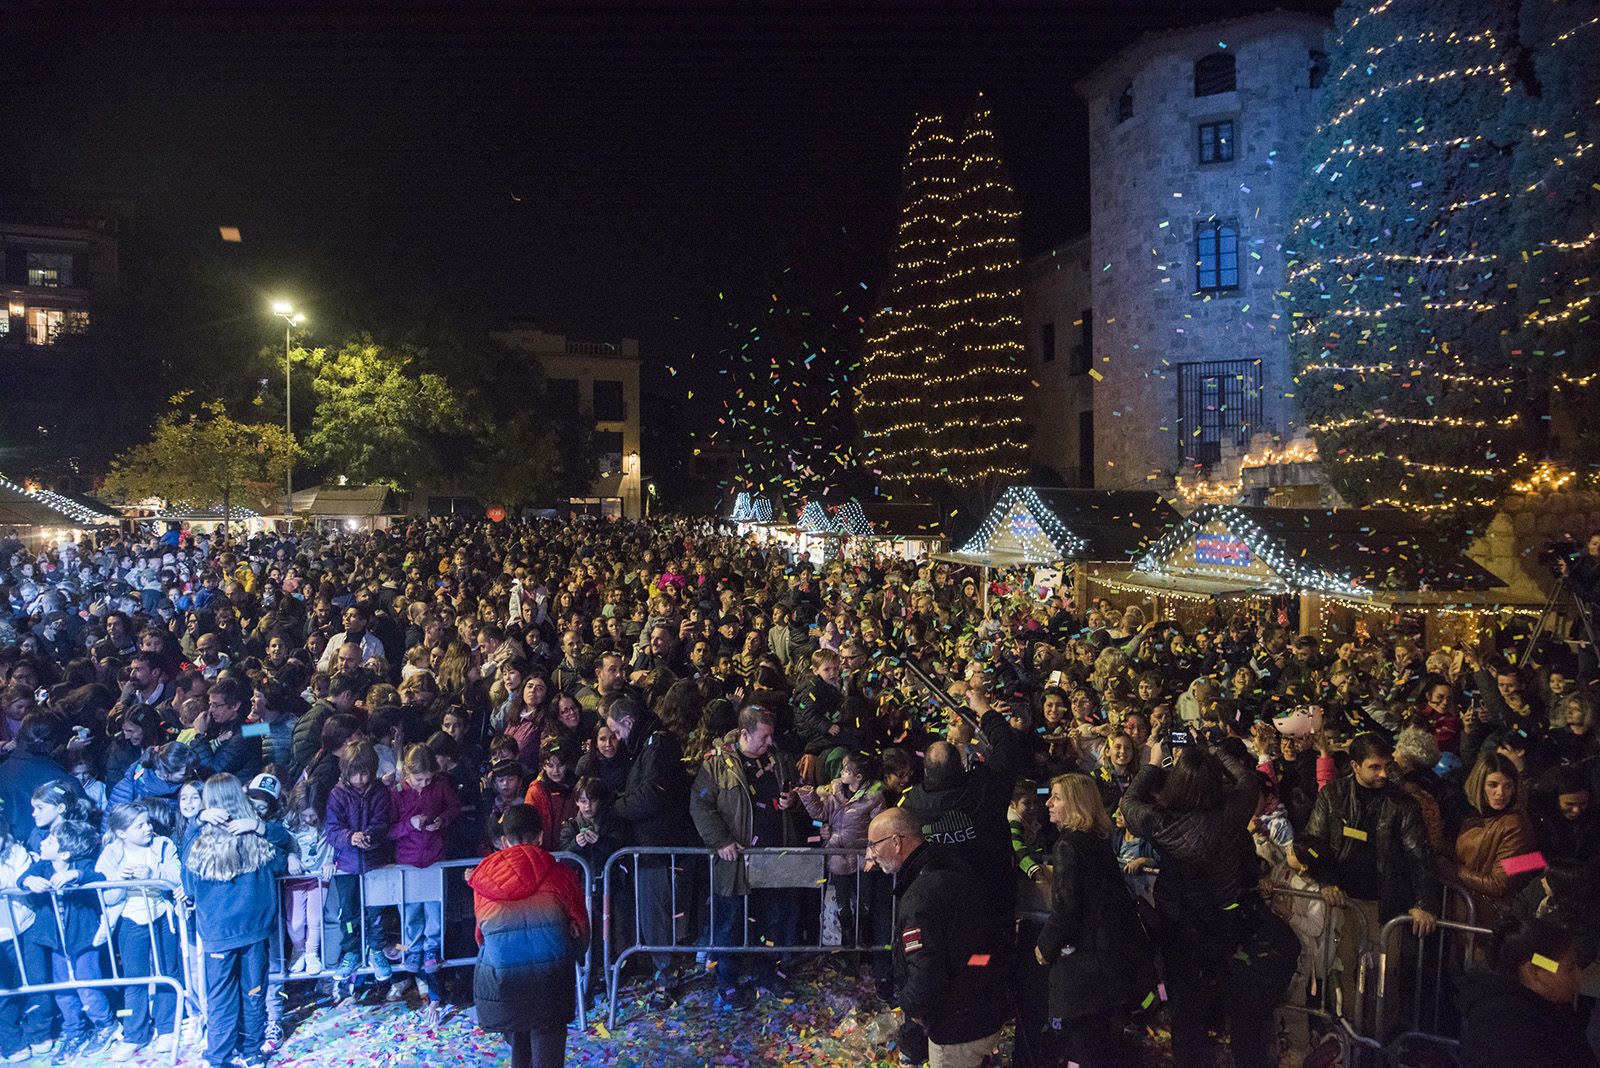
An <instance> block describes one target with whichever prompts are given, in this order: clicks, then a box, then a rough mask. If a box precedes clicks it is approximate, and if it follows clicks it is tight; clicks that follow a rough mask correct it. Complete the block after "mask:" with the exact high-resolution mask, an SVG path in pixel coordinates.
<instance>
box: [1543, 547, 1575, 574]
mask: <svg viewBox="0 0 1600 1068" xmlns="http://www.w3.org/2000/svg"><path fill="white" fill-rule="evenodd" d="M1581 556H1583V546H1582V545H1580V544H1578V542H1576V541H1575V540H1573V539H1572V538H1553V539H1551V540H1550V541H1547V542H1545V543H1544V548H1542V549H1540V550H1539V562H1540V563H1541V564H1543V565H1544V566H1545V567H1547V568H1549V569H1550V570H1551V571H1553V572H1555V573H1556V574H1557V575H1559V574H1561V565H1562V564H1566V565H1567V566H1568V567H1571V566H1572V565H1573V564H1575V563H1577V562H1578V558H1579V557H1581Z"/></svg>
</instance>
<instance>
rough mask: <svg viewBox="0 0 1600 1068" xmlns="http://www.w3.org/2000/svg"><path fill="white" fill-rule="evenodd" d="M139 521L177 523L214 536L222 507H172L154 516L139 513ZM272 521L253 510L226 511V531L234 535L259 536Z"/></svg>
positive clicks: (158, 511) (220, 524)
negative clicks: (241, 533)
mask: <svg viewBox="0 0 1600 1068" xmlns="http://www.w3.org/2000/svg"><path fill="white" fill-rule="evenodd" d="M140 518H141V519H144V520H151V521H154V522H156V523H158V524H166V523H177V524H179V525H181V526H183V527H186V528H188V529H189V530H192V531H194V532H195V533H196V534H214V533H216V532H217V531H218V530H219V529H221V527H222V506H221V505H220V504H217V505H212V506H211V507H210V508H193V507H190V506H188V505H174V506H173V507H171V508H167V509H160V510H157V512H156V514H154V515H145V514H142V513H141V516H140ZM272 526H273V522H272V520H271V519H270V518H269V517H267V516H264V515H262V514H261V513H260V512H257V511H255V510H254V509H250V508H244V507H241V506H239V505H237V504H236V505H233V506H232V507H230V508H229V509H228V529H229V530H230V531H232V532H233V533H234V534H238V533H240V532H241V531H242V532H243V533H246V534H260V533H261V532H262V531H264V530H270V529H271V528H272Z"/></svg>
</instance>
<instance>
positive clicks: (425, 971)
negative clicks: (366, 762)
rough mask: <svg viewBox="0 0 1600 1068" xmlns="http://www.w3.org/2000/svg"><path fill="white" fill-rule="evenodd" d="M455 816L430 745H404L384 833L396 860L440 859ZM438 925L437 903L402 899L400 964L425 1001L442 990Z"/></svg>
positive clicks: (456, 803) (457, 805)
mask: <svg viewBox="0 0 1600 1068" xmlns="http://www.w3.org/2000/svg"><path fill="white" fill-rule="evenodd" d="M460 816H461V801H460V799H459V798H458V797H457V796H456V791H455V787H453V786H451V785H450V780H449V779H448V778H446V777H445V776H443V775H440V774H439V764H438V760H437V758H435V757H434V755H433V750H431V749H429V748H428V747H427V746H425V745H412V746H408V747H407V748H406V751H405V755H404V756H403V757H401V760H400V784H399V786H397V787H396V788H395V791H394V822H393V824H391V826H390V828H389V837H390V838H392V839H393V840H394V859H395V863H397V864H409V865H411V866H412V867H415V868H428V867H432V866H433V865H435V864H437V863H439V862H440V861H441V860H443V859H444V851H445V838H446V836H447V835H448V833H449V828H450V825H451V824H452V823H454V822H455V821H456V820H457V819H459V818H460ZM443 930H444V923H443V907H442V905H441V903H440V902H438V901H408V902H406V906H405V912H404V915H403V916H402V917H401V941H402V942H404V944H405V956H404V958H403V961H402V964H401V968H402V969H403V970H405V971H408V972H410V973H411V974H412V975H416V976H421V983H422V984H423V985H424V986H426V987H427V992H428V1001H429V1003H430V1005H431V1004H435V1003H437V1002H438V1001H440V1000H441V998H442V995H443V990H442V989H441V988H440V984H439V983H437V982H436V981H435V978H434V977H435V975H436V973H437V972H438V971H439V961H440V960H441V959H442V952H441V951H442V947H443V943H442V932H443ZM407 986H408V984H406V983H405V982H403V981H402V982H399V983H396V984H395V985H394V986H393V987H391V988H390V990H389V993H390V997H391V999H396V1000H397V999H398V998H399V997H402V996H404V994H405V991H406V989H407ZM396 991H398V992H399V993H396Z"/></svg>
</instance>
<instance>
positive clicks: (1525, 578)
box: [1467, 490, 1600, 601]
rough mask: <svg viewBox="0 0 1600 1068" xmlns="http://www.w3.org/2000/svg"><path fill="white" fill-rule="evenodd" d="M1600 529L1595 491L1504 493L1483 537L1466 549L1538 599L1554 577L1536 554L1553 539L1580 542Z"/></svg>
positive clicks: (1521, 593) (1527, 595)
mask: <svg viewBox="0 0 1600 1068" xmlns="http://www.w3.org/2000/svg"><path fill="white" fill-rule="evenodd" d="M1596 530H1600V492H1595V491H1593V490H1556V491H1553V492H1538V493H1526V494H1514V495H1512V496H1510V497H1507V498H1506V500H1505V502H1504V503H1503V504H1502V505H1501V509H1500V511H1499V512H1498V513H1497V514H1496V515H1495V517H1494V519H1493V520H1492V521H1491V522H1490V523H1489V529H1488V530H1487V531H1485V532H1484V535H1483V537H1481V538H1479V539H1478V540H1477V541H1475V542H1473V544H1472V547H1471V548H1470V549H1468V550H1467V555H1469V556H1471V557H1472V558H1473V559H1474V560H1476V561H1477V562H1478V563H1480V564H1482V565H1483V566H1484V567H1486V568H1488V569H1489V570H1490V571H1491V572H1492V573H1494V574H1495V575H1497V576H1498V577H1500V578H1502V579H1504V580H1505V581H1506V583H1507V585H1508V587H1509V589H1510V591H1511V592H1512V593H1514V594H1516V595H1517V596H1518V597H1522V598H1525V599H1529V600H1540V601H1542V600H1543V599H1544V598H1545V597H1546V596H1548V595H1549V593H1550V590H1551V588H1552V587H1553V585H1554V583H1555V579H1554V577H1553V576H1552V575H1551V573H1550V568H1549V567H1548V566H1547V565H1546V564H1544V563H1542V562H1541V561H1540V559H1539V554H1540V553H1541V552H1542V551H1543V550H1544V548H1545V547H1546V546H1547V545H1549V544H1550V543H1551V542H1553V541H1557V540H1560V539H1563V538H1569V539H1571V540H1573V541H1576V542H1577V543H1578V544H1579V545H1582V544H1583V543H1584V542H1585V541H1586V540H1587V539H1588V537H1589V534H1590V533H1591V532H1593V531H1596Z"/></svg>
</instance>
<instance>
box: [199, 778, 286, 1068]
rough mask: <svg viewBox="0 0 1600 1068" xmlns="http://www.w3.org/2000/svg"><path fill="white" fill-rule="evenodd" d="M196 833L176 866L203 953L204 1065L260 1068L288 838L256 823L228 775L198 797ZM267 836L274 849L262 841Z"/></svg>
mask: <svg viewBox="0 0 1600 1068" xmlns="http://www.w3.org/2000/svg"><path fill="white" fill-rule="evenodd" d="M201 797H202V798H203V800H204V804H205V808H203V809H202V810H201V812H200V822H201V824H202V828H201V830H200V832H199V833H198V834H197V835H196V836H195V839H194V841H193V843H192V844H191V845H190V846H189V851H188V854H187V856H186V857H185V858H184V864H183V891H184V893H185V894H186V895H188V896H189V897H190V898H191V899H193V901H194V906H195V909H194V912H195V921H196V924H197V927H198V932H199V935H200V942H201V944H202V945H203V946H204V947H205V954H204V960H205V973H206V975H205V978H206V1036H207V1048H206V1061H207V1063H209V1064H228V1063H230V1062H232V1061H233V1059H234V1056H235V1054H238V1055H239V1056H240V1057H241V1058H242V1059H243V1061H244V1063H245V1064H260V1063H262V1056H261V1043H262V1039H263V1038H264V1037H265V1031H266V1025H267V995H266V990H267V945H268V940H269V939H270V938H272V937H273V935H274V934H275V933H276V930H277V919H278V910H277V900H278V882H277V880H278V877H279V876H280V875H283V874H284V873H285V872H286V871H287V870H288V859H287V856H286V847H287V845H288V842H289V836H288V832H287V831H285V830H284V829H283V827H282V825H280V824H268V823H265V822H264V821H262V820H261V819H260V818H259V817H258V816H257V815H256V810H255V808H254V807H253V806H252V805H251V804H250V799H249V798H248V797H246V796H245V792H244V787H243V786H242V785H240V783H239V780H238V779H236V778H234V777H233V776H232V775H228V774H222V775H213V776H211V778H209V779H207V780H206V784H205V788H204V789H203V790H202V791H201ZM269 832H273V833H274V837H275V838H279V839H281V844H280V841H276V840H275V841H269V840H268V838H267V837H266V835H267V834H268V833H269Z"/></svg>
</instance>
